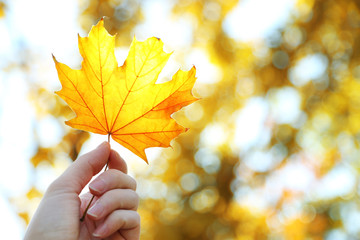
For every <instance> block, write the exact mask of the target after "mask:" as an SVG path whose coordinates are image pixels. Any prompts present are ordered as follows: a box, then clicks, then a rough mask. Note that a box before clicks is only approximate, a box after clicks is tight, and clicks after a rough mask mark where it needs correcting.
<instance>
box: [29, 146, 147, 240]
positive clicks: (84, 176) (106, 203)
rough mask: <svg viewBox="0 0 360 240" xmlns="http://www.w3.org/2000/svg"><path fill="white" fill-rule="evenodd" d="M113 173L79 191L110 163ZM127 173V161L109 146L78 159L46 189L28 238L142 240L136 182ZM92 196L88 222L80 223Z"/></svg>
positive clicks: (105, 173)
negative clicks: (84, 192) (86, 191)
mask: <svg viewBox="0 0 360 240" xmlns="http://www.w3.org/2000/svg"><path fill="white" fill-rule="evenodd" d="M108 159H109V170H107V171H106V172H104V173H102V174H100V175H99V176H98V177H97V178H96V179H95V180H94V181H93V182H91V183H90V184H89V189H90V192H88V193H86V194H84V195H83V196H81V197H79V194H80V192H81V191H82V189H83V188H84V187H85V186H86V184H87V183H88V182H89V181H90V180H91V178H92V177H93V176H94V175H96V174H97V173H98V172H99V171H100V170H101V169H102V168H103V167H104V166H105V165H106V163H107V161H108ZM126 173H127V166H126V163H125V161H124V160H123V159H122V158H121V157H120V156H119V154H118V153H117V152H115V151H114V150H110V146H109V144H108V143H107V142H104V143H102V144H101V145H100V146H99V147H97V148H96V149H95V150H93V151H91V152H89V153H87V154H85V155H83V156H81V157H79V158H78V159H77V160H76V161H75V162H74V163H73V164H72V165H71V166H70V167H69V168H68V169H67V170H66V171H65V172H64V173H63V174H62V175H61V176H60V177H59V178H57V179H56V180H55V181H54V182H53V183H52V184H51V185H50V186H49V188H48V189H47V191H46V193H45V195H44V198H43V199H42V201H41V203H40V205H39V207H38V209H37V210H36V213H35V215H34V217H33V219H32V220H31V222H30V225H29V227H28V229H27V232H26V234H25V239H26V240H37V239H43V240H46V239H49V240H50V239H51V240H57V239H61V240H62V239H69V240H70V239H74V240H75V239H81V240H85V239H86V240H88V239H99V238H100V239H114V240H116V239H119V240H138V239H139V235H140V217H139V214H138V213H137V212H136V210H137V206H138V202H139V199H138V195H137V194H136V192H135V189H136V182H135V180H134V179H133V178H131V177H130V176H129V175H127V174H126ZM92 195H95V198H94V200H93V202H92V204H91V206H90V208H89V211H88V214H87V217H86V218H85V221H83V222H80V220H79V219H80V218H81V216H82V214H83V212H84V210H85V208H86V206H87V205H88V203H89V201H90V199H91V197H92Z"/></svg>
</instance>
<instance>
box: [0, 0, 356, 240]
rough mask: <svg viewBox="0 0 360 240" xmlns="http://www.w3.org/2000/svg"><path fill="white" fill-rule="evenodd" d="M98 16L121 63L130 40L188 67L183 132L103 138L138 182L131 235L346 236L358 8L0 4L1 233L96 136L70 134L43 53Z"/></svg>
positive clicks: (161, 1) (149, 238) (66, 51)
mask: <svg viewBox="0 0 360 240" xmlns="http://www.w3.org/2000/svg"><path fill="white" fill-rule="evenodd" d="M103 16H105V27H106V28H107V30H108V31H109V32H110V33H111V34H117V37H116V44H117V49H116V56H117V59H118V62H119V64H120V65H122V63H123V62H124V60H125V58H126V56H127V52H128V49H129V46H130V43H131V41H132V39H133V37H134V36H136V38H137V39H139V40H145V39H146V38H148V37H152V36H156V37H159V38H161V39H162V40H163V42H164V43H165V51H166V52H171V51H174V53H173V54H172V57H171V58H170V61H169V63H168V64H167V66H166V68H165V69H164V71H163V73H162V75H161V76H160V78H161V79H162V80H169V79H171V76H172V75H173V74H174V73H175V72H176V71H177V70H178V69H179V68H181V69H183V70H189V69H190V68H191V67H192V66H193V65H195V66H196V68H197V77H198V80H197V83H196V85H195V88H194V90H193V92H194V95H195V96H197V97H200V98H202V100H200V101H197V102H196V103H194V104H191V105H190V106H188V107H186V108H184V109H183V110H181V111H180V112H178V113H176V114H174V115H173V117H174V118H175V119H176V120H177V121H178V122H179V123H180V124H182V125H183V126H186V127H189V128H190V130H189V131H188V132H187V133H184V134H182V135H180V136H179V137H178V138H176V139H175V140H174V141H172V146H173V147H172V149H171V148H169V149H149V150H148V151H147V154H148V156H149V163H150V164H149V165H147V164H145V163H144V162H143V161H142V160H141V159H140V158H138V157H136V156H135V155H133V154H132V153H130V152H129V151H128V150H126V149H124V148H122V147H121V146H120V145H119V144H117V143H115V142H112V147H113V148H114V149H116V150H118V151H119V152H120V153H121V155H122V156H123V157H124V158H125V159H126V161H127V163H128V166H129V169H130V174H131V175H132V176H133V177H134V178H136V180H137V182H138V194H139V195H140V197H141V205H140V207H139V212H140V215H141V217H142V235H141V239H143V240H155V239H156V240H159V239H170V240H173V239H174V240H181V239H216V240H235V239H237V240H248V239H271V240H278V239H279V240H282V239H294V240H301V239H326V240H342V239H359V236H360V202H359V194H360V187H359V170H360V160H359V157H360V121H359V120H360V39H359V38H360V1H358V0H273V1H267V0H240V1H235V0H227V1H222V0H181V1H180V0H132V1H130V0H78V1H72V0H62V1H47V0H33V1H27V0H11V1H10V0H0V165H1V168H0V212H1V217H0V224H1V225H0V226H1V227H0V228H1V238H3V239H21V238H22V237H23V235H24V232H25V229H26V226H27V224H28V223H29V221H30V219H31V217H32V215H33V213H34V211H35V209H36V207H37V205H38V204H39V202H40V200H41V197H42V195H43V193H44V191H45V190H46V188H47V186H48V185H49V183H50V182H51V181H52V180H53V179H55V178H56V177H57V176H58V175H59V174H61V173H62V172H63V171H64V169H66V167H67V166H68V165H69V164H71V162H72V161H74V160H75V159H76V158H77V156H78V155H79V154H83V153H85V152H87V151H89V150H91V149H93V148H94V147H96V146H97V145H98V144H100V143H101V142H102V141H106V139H107V137H106V136H100V135H93V134H89V133H87V132H82V131H77V130H75V129H71V128H70V127H68V126H66V125H65V124H64V121H65V120H68V119H70V118H72V117H73V116H74V114H73V113H72V111H71V110H70V109H69V107H68V106H67V105H66V104H65V103H64V102H63V101H62V100H61V99H60V98H59V97H58V96H56V95H55V94H54V91H56V90H59V89H60V88H61V87H60V82H59V80H58V78H57V74H56V70H55V67H54V63H53V61H52V57H51V54H54V55H55V56H56V58H57V59H58V60H59V61H60V62H63V63H65V64H67V65H69V66H70V67H72V68H80V64H81V57H80V55H79V52H78V48H77V34H80V36H86V35H87V33H88V32H89V31H90V29H91V26H92V25H94V24H96V23H97V21H98V20H99V19H100V18H101V17H103Z"/></svg>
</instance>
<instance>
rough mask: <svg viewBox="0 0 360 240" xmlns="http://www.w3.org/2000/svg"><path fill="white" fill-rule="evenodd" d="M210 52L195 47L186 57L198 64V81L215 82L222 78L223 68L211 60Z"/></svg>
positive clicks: (190, 61) (188, 60) (189, 62)
mask: <svg viewBox="0 0 360 240" xmlns="http://www.w3.org/2000/svg"><path fill="white" fill-rule="evenodd" d="M209 59H210V57H209V56H208V54H207V53H206V52H205V51H203V50H201V49H194V50H193V51H192V52H191V53H190V54H189V55H188V56H187V58H186V62H187V63H188V64H189V65H191V64H193V65H195V66H196V77H197V80H196V82H197V83H207V84H214V83H217V82H219V81H220V80H221V78H222V73H221V70H220V69H219V68H218V67H217V66H216V65H215V64H212V63H211V62H210V61H209Z"/></svg>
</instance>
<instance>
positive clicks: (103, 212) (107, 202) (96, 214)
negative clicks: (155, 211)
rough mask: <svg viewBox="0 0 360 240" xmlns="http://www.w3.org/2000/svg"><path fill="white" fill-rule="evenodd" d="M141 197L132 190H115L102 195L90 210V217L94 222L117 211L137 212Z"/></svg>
mask: <svg viewBox="0 0 360 240" xmlns="http://www.w3.org/2000/svg"><path fill="white" fill-rule="evenodd" d="M138 205H139V196H138V195H137V193H136V192H135V191H133V190H130V189H115V190H111V191H108V192H106V193H105V194H104V195H102V196H101V197H100V198H99V199H98V200H97V201H96V202H95V204H94V205H93V206H92V207H91V208H90V209H89V211H88V215H89V216H90V217H91V218H92V219H93V220H99V219H102V218H105V217H106V216H107V215H109V214H111V213H112V212H113V211H115V210H116V209H127V210H136V209H137V207H138Z"/></svg>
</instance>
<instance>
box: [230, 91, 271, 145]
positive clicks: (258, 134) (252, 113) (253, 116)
mask: <svg viewBox="0 0 360 240" xmlns="http://www.w3.org/2000/svg"><path fill="white" fill-rule="evenodd" d="M268 111H269V106H268V104H267V102H266V101H265V100H264V99H263V98H252V99H250V100H249V101H248V102H247V103H246V105H245V106H244V107H243V108H242V109H241V111H240V112H239V114H238V116H237V118H236V128H235V137H234V141H233V142H234V145H235V146H236V147H237V148H240V149H241V150H242V151H246V150H248V149H249V148H250V147H251V146H253V145H254V144H256V145H257V146H258V147H260V146H261V145H265V144H266V143H267V142H268V140H269V137H270V132H269V129H267V128H266V127H265V126H264V125H265V121H266V120H267V117H268Z"/></svg>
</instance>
